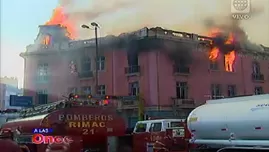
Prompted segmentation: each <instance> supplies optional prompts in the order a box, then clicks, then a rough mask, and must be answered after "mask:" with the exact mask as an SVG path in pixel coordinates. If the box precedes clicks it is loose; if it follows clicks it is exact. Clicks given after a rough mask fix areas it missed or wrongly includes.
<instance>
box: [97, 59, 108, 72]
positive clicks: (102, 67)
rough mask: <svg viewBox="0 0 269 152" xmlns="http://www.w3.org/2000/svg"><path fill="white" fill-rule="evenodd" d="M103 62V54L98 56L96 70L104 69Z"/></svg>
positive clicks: (104, 60) (104, 61)
mask: <svg viewBox="0 0 269 152" xmlns="http://www.w3.org/2000/svg"><path fill="white" fill-rule="evenodd" d="M105 63H106V58H105V57H104V56H99V57H98V60H97V65H98V71H103V70H105Z"/></svg>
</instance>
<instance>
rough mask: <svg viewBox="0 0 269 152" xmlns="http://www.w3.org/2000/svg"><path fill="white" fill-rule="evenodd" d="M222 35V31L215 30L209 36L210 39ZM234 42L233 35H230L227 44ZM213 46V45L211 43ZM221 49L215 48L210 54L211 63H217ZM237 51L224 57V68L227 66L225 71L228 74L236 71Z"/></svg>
mask: <svg viewBox="0 0 269 152" xmlns="http://www.w3.org/2000/svg"><path fill="white" fill-rule="evenodd" d="M220 33H221V30H220V29H217V28H215V29H213V30H212V31H211V32H210V33H209V36H210V37H216V36H217V35H218V34H220ZM233 42H234V37H233V34H232V33H230V34H229V36H228V39H227V40H226V42H225V44H227V45H228V44H232V43H233ZM211 44H212V43H211ZM219 52H220V51H219V48H218V47H213V48H212V49H211V50H210V52H209V60H211V61H216V60H217V58H218V55H219ZM235 56H236V55H235V50H233V51H231V52H229V53H227V54H225V55H224V63H225V64H224V66H225V70H226V71H228V72H233V71H234V67H233V66H234V61H235Z"/></svg>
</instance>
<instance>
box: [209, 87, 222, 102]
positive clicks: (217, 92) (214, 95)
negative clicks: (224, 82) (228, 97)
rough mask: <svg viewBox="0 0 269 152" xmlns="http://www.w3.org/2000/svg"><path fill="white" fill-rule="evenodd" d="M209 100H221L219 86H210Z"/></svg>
mask: <svg viewBox="0 0 269 152" xmlns="http://www.w3.org/2000/svg"><path fill="white" fill-rule="evenodd" d="M211 98H212V99H220V98H223V95H222V93H221V85H220V84H212V85H211Z"/></svg>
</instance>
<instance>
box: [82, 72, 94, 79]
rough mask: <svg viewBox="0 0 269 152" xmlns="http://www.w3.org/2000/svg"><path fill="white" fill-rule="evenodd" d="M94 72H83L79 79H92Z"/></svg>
mask: <svg viewBox="0 0 269 152" xmlns="http://www.w3.org/2000/svg"><path fill="white" fill-rule="evenodd" d="M92 77H93V72H92V71H82V72H80V73H79V78H82V79H83V78H92Z"/></svg>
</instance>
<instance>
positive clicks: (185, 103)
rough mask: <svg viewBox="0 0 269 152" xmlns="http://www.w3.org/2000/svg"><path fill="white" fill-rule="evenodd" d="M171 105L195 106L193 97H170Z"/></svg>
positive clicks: (191, 107) (179, 106)
mask: <svg viewBox="0 0 269 152" xmlns="http://www.w3.org/2000/svg"><path fill="white" fill-rule="evenodd" d="M172 100H173V102H174V103H173V106H174V107H177V108H180V109H194V108H195V107H196V104H195V101H194V99H178V98H172Z"/></svg>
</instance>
